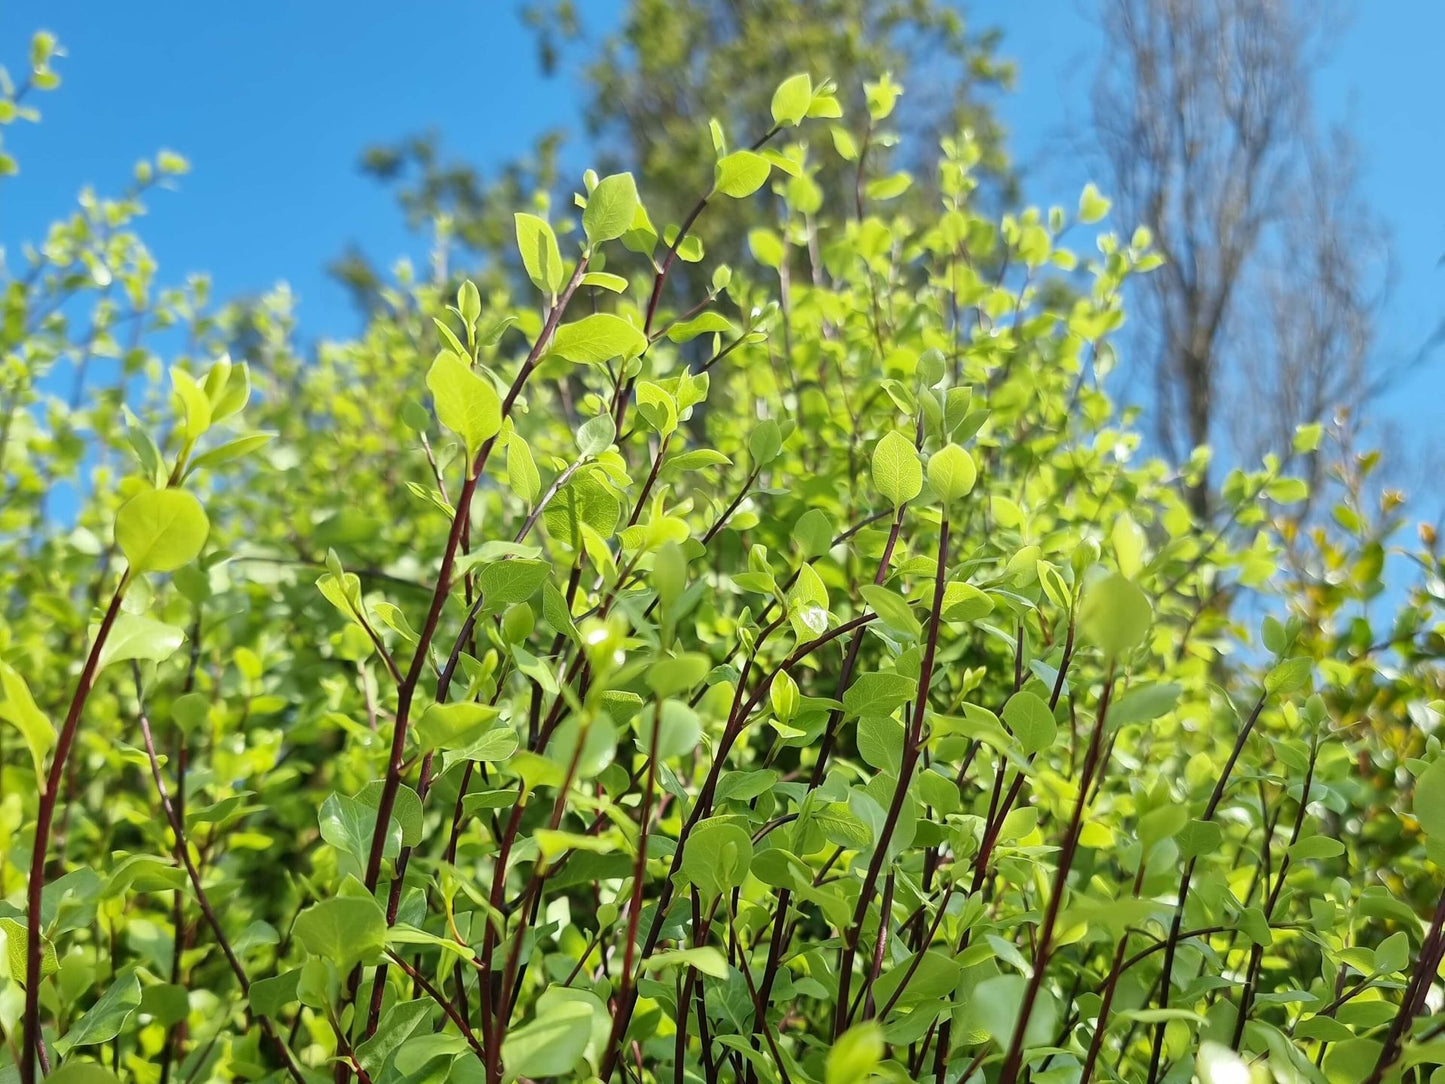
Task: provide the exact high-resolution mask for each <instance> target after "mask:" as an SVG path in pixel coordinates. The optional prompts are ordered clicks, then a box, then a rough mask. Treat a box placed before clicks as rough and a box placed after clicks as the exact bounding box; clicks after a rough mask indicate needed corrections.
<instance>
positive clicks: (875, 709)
mask: <svg viewBox="0 0 1445 1084" xmlns="http://www.w3.org/2000/svg"><path fill="white" fill-rule="evenodd" d="M917 691H918V682H917V681H916V680H914V679H913V678H911V677H905V676H904V675H902V674H888V673H880V674H860V675H858V677H857V678H856V679H855V680H854V681H853V684H852V685H849V686H848V689H847V691H846V692H844V693H843V709H844V710H845V711H846V712H847V713H848V714H849V715H891V714H892V713H893V712H894V711H896V710H897V709H898V707H899V706H900V705H902V704H903V703H904V702H905V701H907V700H909V699H911V698H912V697H913V694H914V693H916V692H917Z"/></svg>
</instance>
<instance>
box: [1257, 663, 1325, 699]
mask: <svg viewBox="0 0 1445 1084" xmlns="http://www.w3.org/2000/svg"><path fill="white" fill-rule="evenodd" d="M1313 669H1314V660H1313V659H1310V658H1306V657H1304V656H1301V657H1300V658H1297V659H1286V660H1285V661H1284V662H1282V663H1280V664H1279V665H1278V666H1276V667H1274V669H1272V670H1270V672H1269V673H1268V674H1266V675H1265V678H1264V689H1265V692H1267V693H1269V694H1270V695H1271V696H1288V695H1290V694H1291V693H1297V692H1299V691H1300V690H1301V689H1303V688H1304V687H1305V686H1306V685H1308V684H1309V680H1310V673H1311V671H1312V670H1313Z"/></svg>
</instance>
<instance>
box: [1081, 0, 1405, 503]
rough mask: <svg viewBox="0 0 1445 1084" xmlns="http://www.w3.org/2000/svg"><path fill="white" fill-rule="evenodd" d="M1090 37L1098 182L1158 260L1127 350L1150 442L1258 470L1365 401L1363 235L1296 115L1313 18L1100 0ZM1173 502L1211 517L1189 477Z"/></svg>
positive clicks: (1239, 1)
mask: <svg viewBox="0 0 1445 1084" xmlns="http://www.w3.org/2000/svg"><path fill="white" fill-rule="evenodd" d="M1102 23H1103V28H1104V31H1105V34H1106V37H1107V46H1106V48H1105V50H1104V56H1105V60H1104V62H1103V64H1102V66H1101V69H1100V74H1099V77H1098V80H1097V82H1096V84H1095V88H1094V94H1093V111H1094V121H1095V126H1096V129H1097V134H1098V139H1099V142H1100V146H1101V149H1102V151H1103V158H1104V161H1105V163H1106V167H1107V184H1106V187H1107V188H1108V189H1109V190H1110V194H1111V195H1112V196H1114V198H1115V199H1116V201H1117V205H1118V211H1119V216H1120V221H1122V222H1126V223H1138V224H1141V225H1143V226H1146V227H1147V228H1148V229H1149V230H1150V231H1151V232H1152V233H1153V236H1154V240H1155V243H1156V244H1157V246H1158V249H1159V251H1160V252H1161V253H1162V254H1163V256H1164V257H1165V261H1166V262H1165V266H1164V267H1163V268H1162V269H1161V271H1160V273H1159V274H1158V275H1154V276H1151V277H1150V278H1149V279H1148V280H1147V281H1146V282H1145V284H1144V285H1143V287H1142V289H1141V292H1140V298H1139V301H1140V310H1141V312H1140V315H1141V317H1142V318H1141V319H1139V320H1137V321H1136V325H1135V326H1136V327H1137V328H1138V329H1139V330H1138V332H1137V333H1136V336H1135V340H1134V346H1135V349H1136V350H1137V352H1138V357H1139V358H1140V365H1141V369H1142V371H1144V372H1146V373H1147V374H1148V379H1149V380H1150V381H1151V382H1152V391H1153V395H1154V398H1155V410H1154V418H1155V432H1156V437H1157V439H1158V442H1159V444H1160V446H1161V448H1162V450H1163V451H1164V452H1165V454H1167V455H1168V456H1169V457H1170V458H1171V459H1173V460H1174V461H1175V462H1176V463H1184V462H1186V461H1188V460H1189V459H1190V457H1191V454H1192V453H1193V450H1194V449H1196V448H1198V447H1200V446H1202V445H1214V446H1216V447H1220V448H1223V449H1227V451H1228V452H1229V453H1232V454H1233V455H1235V456H1237V457H1238V458H1239V459H1240V460H1241V461H1257V459H1258V456H1259V455H1260V454H1261V453H1262V452H1263V451H1265V450H1266V449H1271V448H1274V449H1278V448H1284V447H1288V445H1289V438H1290V434H1291V433H1293V432H1294V430H1295V428H1296V427H1297V426H1298V425H1301V424H1306V423H1312V422H1319V421H1323V420H1326V419H1328V418H1329V417H1330V415H1332V414H1333V413H1334V411H1335V410H1337V409H1338V408H1340V407H1342V406H1356V405H1358V404H1359V402H1360V401H1361V400H1362V399H1363V398H1364V397H1365V396H1367V395H1368V394H1371V393H1373V392H1376V391H1378V390H1379V389H1380V387H1382V386H1383V385H1382V381H1381V380H1380V379H1379V374H1374V375H1373V376H1371V375H1368V374H1367V372H1366V362H1367V360H1368V359H1369V357H1370V353H1371V349H1372V347H1373V345H1374V342H1375V327H1374V317H1375V313H1376V309H1377V304H1378V301H1379V299H1380V296H1381V292H1382V287H1383V276H1382V274H1381V269H1382V266H1383V264H1382V260H1381V256H1382V253H1383V246H1382V237H1381V233H1380V231H1379V229H1378V228H1377V227H1376V225H1375V223H1374V222H1373V220H1372V219H1371V217H1370V215H1369V212H1368V210H1367V209H1366V208H1365V206H1364V204H1363V201H1362V199H1361V197H1360V195H1359V191H1358V187H1357V184H1356V175H1355V170H1354V166H1353V157H1352V154H1351V151H1350V147H1349V142H1348V139H1347V137H1346V136H1345V135H1344V134H1343V133H1339V132H1336V133H1332V134H1330V135H1329V136H1325V135H1322V134H1321V133H1320V131H1319V129H1318V127H1317V125H1316V123H1315V120H1314V117H1313V111H1312V107H1311V93H1310V74H1309V73H1310V71H1311V69H1312V68H1313V67H1314V65H1315V64H1317V63H1318V62H1319V60H1320V58H1321V57H1322V55H1323V53H1324V51H1325V47H1326V46H1327V44H1328V41H1329V32H1328V27H1329V25H1330V20H1329V19H1328V18H1323V17H1322V16H1321V12H1320V11H1319V10H1318V9H1317V8H1316V7H1314V6H1309V7H1307V8H1298V7H1296V6H1295V5H1293V4H1291V3H1289V2H1288V0H1219V2H1215V3H1198V2H1195V0H1108V2H1107V3H1106V4H1105V5H1104V6H1103V11H1102ZM1355 417H1356V418H1358V415H1355ZM1310 469H1311V471H1312V472H1318V471H1319V469H1320V468H1318V467H1317V466H1316V467H1311V468H1310ZM1315 480H1318V478H1317V477H1316V478H1315ZM1190 503H1191V505H1192V507H1193V509H1194V511H1195V513H1196V514H1197V515H1200V516H1204V515H1206V514H1207V513H1208V512H1209V511H1210V510H1211V498H1210V488H1209V485H1208V466H1207V464H1206V463H1203V462H1197V463H1195V464H1194V469H1193V470H1192V471H1191V482H1190Z"/></svg>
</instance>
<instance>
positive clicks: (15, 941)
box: [0, 918, 60, 988]
mask: <svg viewBox="0 0 1445 1084" xmlns="http://www.w3.org/2000/svg"><path fill="white" fill-rule="evenodd" d="M0 933H3V934H4V935H5V961H6V964H7V965H8V967H9V968H10V978H11V979H12V980H13V981H14V982H15V984H16V985H17V986H20V987H21V988H23V987H24V986H25V966H26V962H27V961H26V952H25V949H26V946H27V945H28V944H29V943H30V939H29V935H28V933H27V931H26V929H25V923H24V922H22V921H19V920H17V919H13V918H0ZM59 966H60V965H59V962H58V961H57V959H56V956H55V946H54V945H52V944H51V943H50V941H49V939H48V938H47V937H46V936H45V935H44V934H43V933H42V934H41V935H40V977H41V978H42V979H43V978H45V977H46V976H47V975H53V974H55V972H56V970H57V969H58V968H59Z"/></svg>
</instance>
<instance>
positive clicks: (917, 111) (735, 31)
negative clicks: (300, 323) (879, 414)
mask: <svg viewBox="0 0 1445 1084" xmlns="http://www.w3.org/2000/svg"><path fill="white" fill-rule="evenodd" d="M580 12H581V9H580V8H579V6H578V5H577V4H576V3H575V2H574V0H534V2H532V3H529V4H527V5H526V6H525V7H524V8H523V9H522V17H523V18H524V19H525V20H526V21H527V22H528V23H529V25H531V26H533V27H534V28H535V29H536V32H537V43H538V53H539V62H540V63H541V65H542V67H543V69H544V70H546V71H549V72H550V71H553V70H555V69H556V67H557V60H558V57H559V55H560V53H561V51H562V49H563V47H564V46H565V45H566V44H568V43H572V44H580V45H581V46H582V47H584V48H586V49H589V50H591V59H590V61H588V62H587V63H586V65H585V75H584V79H583V82H584V100H585V107H584V111H583V112H584V116H585V118H586V124H587V132H588V135H589V136H590V137H591V139H592V140H593V141H594V143H595V144H596V145H597V155H596V157H597V158H598V160H599V161H600V163H601V164H602V166H604V167H606V168H614V167H616V166H618V165H619V164H622V163H626V164H628V165H629V166H630V167H632V168H636V169H637V170H638V173H639V176H642V177H645V178H646V179H647V184H648V192H647V195H648V197H649V203H648V206H649V210H650V211H651V212H652V213H653V214H655V215H657V216H658V221H659V222H681V221H683V219H684V218H685V217H686V216H687V213H688V211H689V209H690V208H691V206H692V204H693V203H694V202H695V201H696V200H697V198H698V196H699V195H701V194H702V192H704V191H705V190H706V189H707V188H708V186H709V185H710V184H711V182H712V178H711V177H710V176H709V175H707V173H706V170H700V169H699V167H698V163H699V162H706V161H708V160H709V159H710V158H711V157H712V156H713V147H712V146H711V144H710V142H709V139H710V133H709V129H708V121H709V120H710V119H711V118H714V117H715V118H717V119H718V121H719V122H720V123H721V125H722V127H723V129H724V130H726V131H727V132H729V133H730V134H731V135H732V136H733V137H734V138H735V139H736V140H751V139H753V138H756V137H757V136H759V135H762V134H763V133H764V132H765V131H766V130H767V129H768V127H769V124H770V114H769V105H770V102H771V99H772V94H773V91H774V90H775V89H776V87H777V82H778V79H779V73H788V72H795V71H809V72H812V73H814V75H815V76H816V77H817V78H820V79H821V78H824V77H827V78H830V79H832V80H833V81H834V82H835V83H836V84H837V85H838V86H839V87H840V88H841V89H840V100H841V101H842V102H843V106H844V108H845V110H846V111H848V113H849V114H850V115H858V116H866V115H867V114H866V112H865V111H864V110H863V109H862V108H861V107H862V103H863V84H864V82H865V81H868V80H873V79H876V78H878V77H879V76H880V75H882V74H884V73H891V75H892V77H893V78H894V79H895V80H896V81H897V82H899V83H900V84H901V83H906V84H907V86H908V97H909V104H908V109H907V110H903V111H901V113H904V114H906V118H905V117H900V123H901V127H900V126H899V125H895V126H894V132H895V135H896V137H897V138H895V135H889V136H887V137H885V138H882V139H876V140H871V141H870V142H869V145H868V149H867V150H866V152H865V155H866V157H867V158H868V159H869V161H867V162H866V163H865V166H866V168H860V166H859V163H858V162H857V161H856V159H855V160H853V161H848V160H845V159H843V158H840V157H838V156H835V155H819V154H815V155H814V161H813V162H810V170H811V173H810V175H811V177H812V179H813V180H814V181H815V182H816V183H817V185H818V188H819V192H818V193H817V195H816V197H815V203H816V205H817V206H824V205H826V206H843V205H844V203H846V204H847V205H848V206H853V205H855V204H856V203H857V199H856V192H857V190H858V189H859V188H860V186H861V185H862V184H863V183H864V179H865V178H866V177H875V178H876V177H882V176H885V175H886V174H887V173H888V171H889V167H891V168H893V169H896V170H905V169H909V168H912V169H914V170H917V171H919V173H920V176H919V177H918V181H919V183H918V184H916V185H914V186H913V188H912V189H911V190H910V192H909V193H908V194H907V196H906V197H905V198H906V199H908V200H910V201H913V202H914V203H915V204H916V205H918V206H923V205H924V204H925V203H926V205H927V206H928V207H929V209H931V208H932V207H933V206H935V205H936V195H937V192H936V187H935V185H934V184H933V181H934V178H933V177H932V176H931V173H930V172H929V170H930V167H929V166H928V164H927V161H926V158H924V157H921V156H920V152H919V150H918V148H920V147H932V146H936V145H937V143H938V140H939V139H940V138H941V137H943V136H946V135H952V134H954V133H956V132H958V131H959V130H960V129H964V128H967V129H969V130H971V131H972V132H973V134H974V138H975V140H976V141H977V143H978V146H979V148H980V150H981V152H982V159H981V161H980V163H979V167H978V169H979V172H980V174H982V175H983V177H984V178H986V179H988V180H989V181H991V182H992V184H993V186H994V187H995V188H996V189H997V190H999V191H1002V192H1005V193H1006V194H1011V192H1010V190H1009V186H1008V182H1007V180H1006V177H1007V170H1008V159H1007V155H1006V154H1005V151H1004V148H1003V139H1002V134H1003V133H1002V130H1001V128H1000V126H999V123H998V121H997V119H996V118H995V116H994V115H993V111H992V109H991V108H990V106H989V104H988V101H987V98H988V95H989V93H990V92H992V91H995V90H998V89H1001V88H1005V87H1007V86H1008V84H1009V83H1010V82H1011V80H1012V78H1013V68H1012V65H1010V64H1009V63H1007V62H1005V61H1002V60H1000V59H999V58H998V56H997V55H996V48H997V44H998V34H997V33H996V32H985V33H975V32H973V31H971V29H970V28H969V25H968V23H967V21H966V18H965V16H964V14H963V13H962V11H960V10H959V8H958V7H956V6H955V5H952V4H949V3H946V2H944V0H818V2H816V3H810V4H807V5H799V4H796V3H793V2H792V0H701V2H696V3H673V2H669V0H630V2H629V3H628V4H627V5H626V6H625V10H624V12H623V14H622V17H621V19H620V20H619V23H618V26H617V29H616V30H615V31H613V32H611V33H609V34H606V35H604V36H602V37H600V38H593V37H590V36H589V31H588V29H587V25H586V21H585V19H584V18H582V16H581V14H580ZM912 137H917V138H912ZM561 138H562V134H561V133H559V132H556V131H552V132H547V133H544V134H543V135H542V136H541V137H540V138H539V140H538V142H537V144H536V147H535V149H534V150H533V151H532V152H531V153H530V154H528V155H526V156H524V157H522V158H518V159H515V160H512V161H510V162H507V163H505V164H503V165H502V166H501V167H500V168H498V169H495V170H492V171H487V172H484V171H483V170H482V169H480V168H479V167H478V166H476V165H474V164H471V163H468V162H465V161H459V160H454V159H449V158H448V157H447V156H446V154H445V152H444V150H443V148H442V147H441V146H440V143H439V141H438V139H437V138H436V137H435V136H434V135H430V134H422V135H418V136H413V137H409V138H406V139H403V140H401V141H399V142H397V143H393V144H380V145H377V146H375V147H371V148H369V149H368V150H367V151H366V152H365V153H364V155H363V158H362V168H363V169H364V170H366V171H367V172H369V173H371V174H373V175H374V176H375V177H376V178H377V179H378V180H379V181H382V182H383V183H386V184H390V185H393V186H394V187H395V189H396V193H397V198H398V200H399V202H400V203H401V205H402V207H403V209H404V211H405V213H406V215H407V217H408V221H409V222H410V223H411V224H412V225H413V226H416V227H426V226H428V225H429V224H431V223H432V222H433V221H435V220H437V219H438V218H440V219H441V220H442V222H443V230H444V239H445V240H452V241H455V242H456V243H457V245H458V246H459V247H460V248H461V249H462V250H463V251H464V252H465V253H466V254H467V255H466V257H465V258H466V259H467V262H468V263H477V262H479V261H478V259H477V257H478V256H480V255H481V254H483V253H485V254H486V255H488V256H489V257H492V258H494V259H496V258H505V259H514V254H513V253H512V251H511V247H512V237H513V233H512V220H511V212H512V210H513V209H515V208H516V207H517V206H520V205H521V204H523V203H524V202H526V201H527V199H528V198H529V197H530V196H531V195H532V193H534V192H536V191H538V190H542V191H550V190H554V189H555V188H556V185H557V179H558V178H557V173H556V168H555V166H556V158H557V153H558V150H559V145H560V141H561ZM895 143H897V144H898V149H896V150H895ZM905 147H906V148H911V149H908V150H905V149H903V148H905ZM890 155H891V156H892V157H893V158H894V159H895V160H894V161H892V162H890V161H889V156H890ZM777 216H778V205H777V204H776V202H775V201H766V200H765V201H761V202H759V203H757V204H755V205H743V204H736V203H734V204H730V205H729V206H726V207H721V208H714V210H713V212H712V213H710V214H708V215H706V216H704V217H703V220H702V221H701V222H700V223H699V224H698V225H697V228H696V229H695V230H694V231H693V233H694V235H695V236H697V237H698V238H699V239H700V240H701V241H703V242H704V244H705V245H706V247H707V249H708V251H709V252H711V253H713V254H714V255H716V256H718V257H719V258H721V259H723V260H729V261H731V260H736V258H737V257H738V255H739V253H740V251H741V248H742V244H743V241H744V239H745V238H746V236H747V232H748V229H749V227H751V226H754V225H757V224H759V223H763V222H767V223H770V224H772V223H775V222H776V219H777ZM691 266H692V265H690V264H684V265H683V266H682V267H681V268H679V270H678V272H675V273H674V275H673V276H672V277H673V279H674V280H675V284H678V285H677V288H678V290H679V292H680V293H681V294H686V293H687V291H688V290H689V289H694V290H695V292H696V291H701V290H702V289H704V288H705V284H701V283H699V282H693V281H691V279H692V276H691V275H690V274H689V270H688V269H689V267H691ZM334 270H335V272H336V273H337V274H338V276H339V277H340V278H341V279H342V281H344V282H346V283H347V284H349V285H350V286H351V287H352V289H353V292H354V293H355V295H356V298H357V300H358V302H359V303H360V304H361V305H362V307H363V308H364V309H365V308H367V307H369V306H370V305H372V304H374V303H375V302H376V300H377V291H378V288H379V284H380V283H381V281H382V280H383V278H384V276H383V275H381V274H379V273H378V272H377V269H376V268H375V267H373V266H372V265H371V264H370V263H369V262H368V261H367V260H366V258H365V257H364V256H362V255H361V254H360V253H359V251H352V252H349V253H348V254H346V256H345V257H344V258H342V259H341V260H339V261H337V263H336V264H335V265H334Z"/></svg>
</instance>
